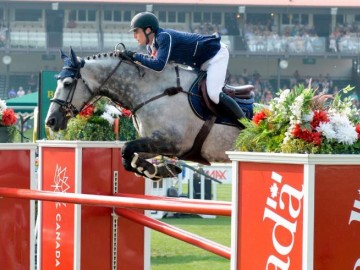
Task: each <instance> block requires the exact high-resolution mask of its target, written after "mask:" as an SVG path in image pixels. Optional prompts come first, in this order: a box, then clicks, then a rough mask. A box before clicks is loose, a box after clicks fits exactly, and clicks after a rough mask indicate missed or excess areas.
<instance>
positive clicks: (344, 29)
mask: <svg viewBox="0 0 360 270" xmlns="http://www.w3.org/2000/svg"><path fill="white" fill-rule="evenodd" d="M329 50H330V51H331V52H335V53H336V52H356V53H360V26H359V24H357V23H353V24H348V25H342V24H338V25H337V26H336V27H335V28H334V30H333V31H332V32H331V34H330V37H329Z"/></svg>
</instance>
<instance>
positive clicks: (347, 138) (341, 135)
mask: <svg viewBox="0 0 360 270" xmlns="http://www.w3.org/2000/svg"><path fill="white" fill-rule="evenodd" d="M336 140H337V141H338V142H339V143H343V144H348V145H352V144H353V143H355V142H356V141H357V140H358V134H357V132H356V130H355V127H354V126H351V125H343V126H339V127H337V130H336Z"/></svg>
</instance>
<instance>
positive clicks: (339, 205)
mask: <svg viewBox="0 0 360 270" xmlns="http://www.w3.org/2000/svg"><path fill="white" fill-rule="evenodd" d="M359 169H360V166H350V165H349V166H346V165H342V166H329V165H322V166H321V165H317V166H316V174H315V179H316V180H315V213H314V215H315V217H314V221H315V222H314V223H315V228H314V269H327V270H338V269H351V270H360V170H359Z"/></svg>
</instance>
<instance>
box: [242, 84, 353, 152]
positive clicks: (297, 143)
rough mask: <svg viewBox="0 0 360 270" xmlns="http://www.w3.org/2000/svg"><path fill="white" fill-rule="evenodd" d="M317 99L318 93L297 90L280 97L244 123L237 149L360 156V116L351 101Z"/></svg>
mask: <svg viewBox="0 0 360 270" xmlns="http://www.w3.org/2000/svg"><path fill="white" fill-rule="evenodd" d="M351 90H353V89H352V88H351V87H346V88H344V89H343V90H342V91H341V92H339V93H337V94H335V95H325V94H319V95H316V90H314V89H311V88H305V87H304V86H303V85H300V86H296V87H295V88H294V89H292V90H289V89H287V90H283V91H280V92H279V93H278V97H276V98H274V99H273V100H272V101H271V103H270V106H269V107H266V108H262V109H261V110H260V111H258V112H257V113H255V115H254V117H253V119H252V121H247V120H242V123H243V124H244V125H245V127H246V129H245V130H243V131H242V132H241V134H240V135H239V137H238V138H237V141H236V149H237V150H240V151H251V152H275V153H299V154H359V153H360V118H359V116H360V114H359V110H358V109H357V108H356V107H355V106H354V105H353V103H352V100H351V98H350V97H345V98H344V99H342V98H341V97H342V94H347V93H348V92H349V91H351Z"/></svg>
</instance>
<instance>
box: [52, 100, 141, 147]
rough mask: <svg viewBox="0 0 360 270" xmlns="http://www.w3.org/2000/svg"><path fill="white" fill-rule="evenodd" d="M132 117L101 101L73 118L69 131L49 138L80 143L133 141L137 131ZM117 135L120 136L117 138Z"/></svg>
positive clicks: (70, 121)
mask: <svg viewBox="0 0 360 270" xmlns="http://www.w3.org/2000/svg"><path fill="white" fill-rule="evenodd" d="M130 116H131V113H130V112H129V111H128V110H125V109H118V108H117V107H115V106H114V105H111V104H109V102H108V100H106V99H101V100H99V101H97V102H96V103H95V104H89V105H87V106H85V108H84V109H83V110H82V111H81V112H80V113H79V114H78V115H77V116H76V117H74V118H71V119H70V120H69V122H68V126H67V129H65V130H62V131H59V132H53V133H50V134H49V137H50V139H58V140H80V141H114V140H115V139H116V138H117V137H118V138H120V139H125V140H126V139H131V138H132V136H135V129H134V127H133V125H132V123H131V120H130V118H129V117H130ZM119 121H120V125H119ZM119 126H120V127H121V128H120V127H119ZM119 129H120V132H119ZM117 133H119V136H116V134H117Z"/></svg>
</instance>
